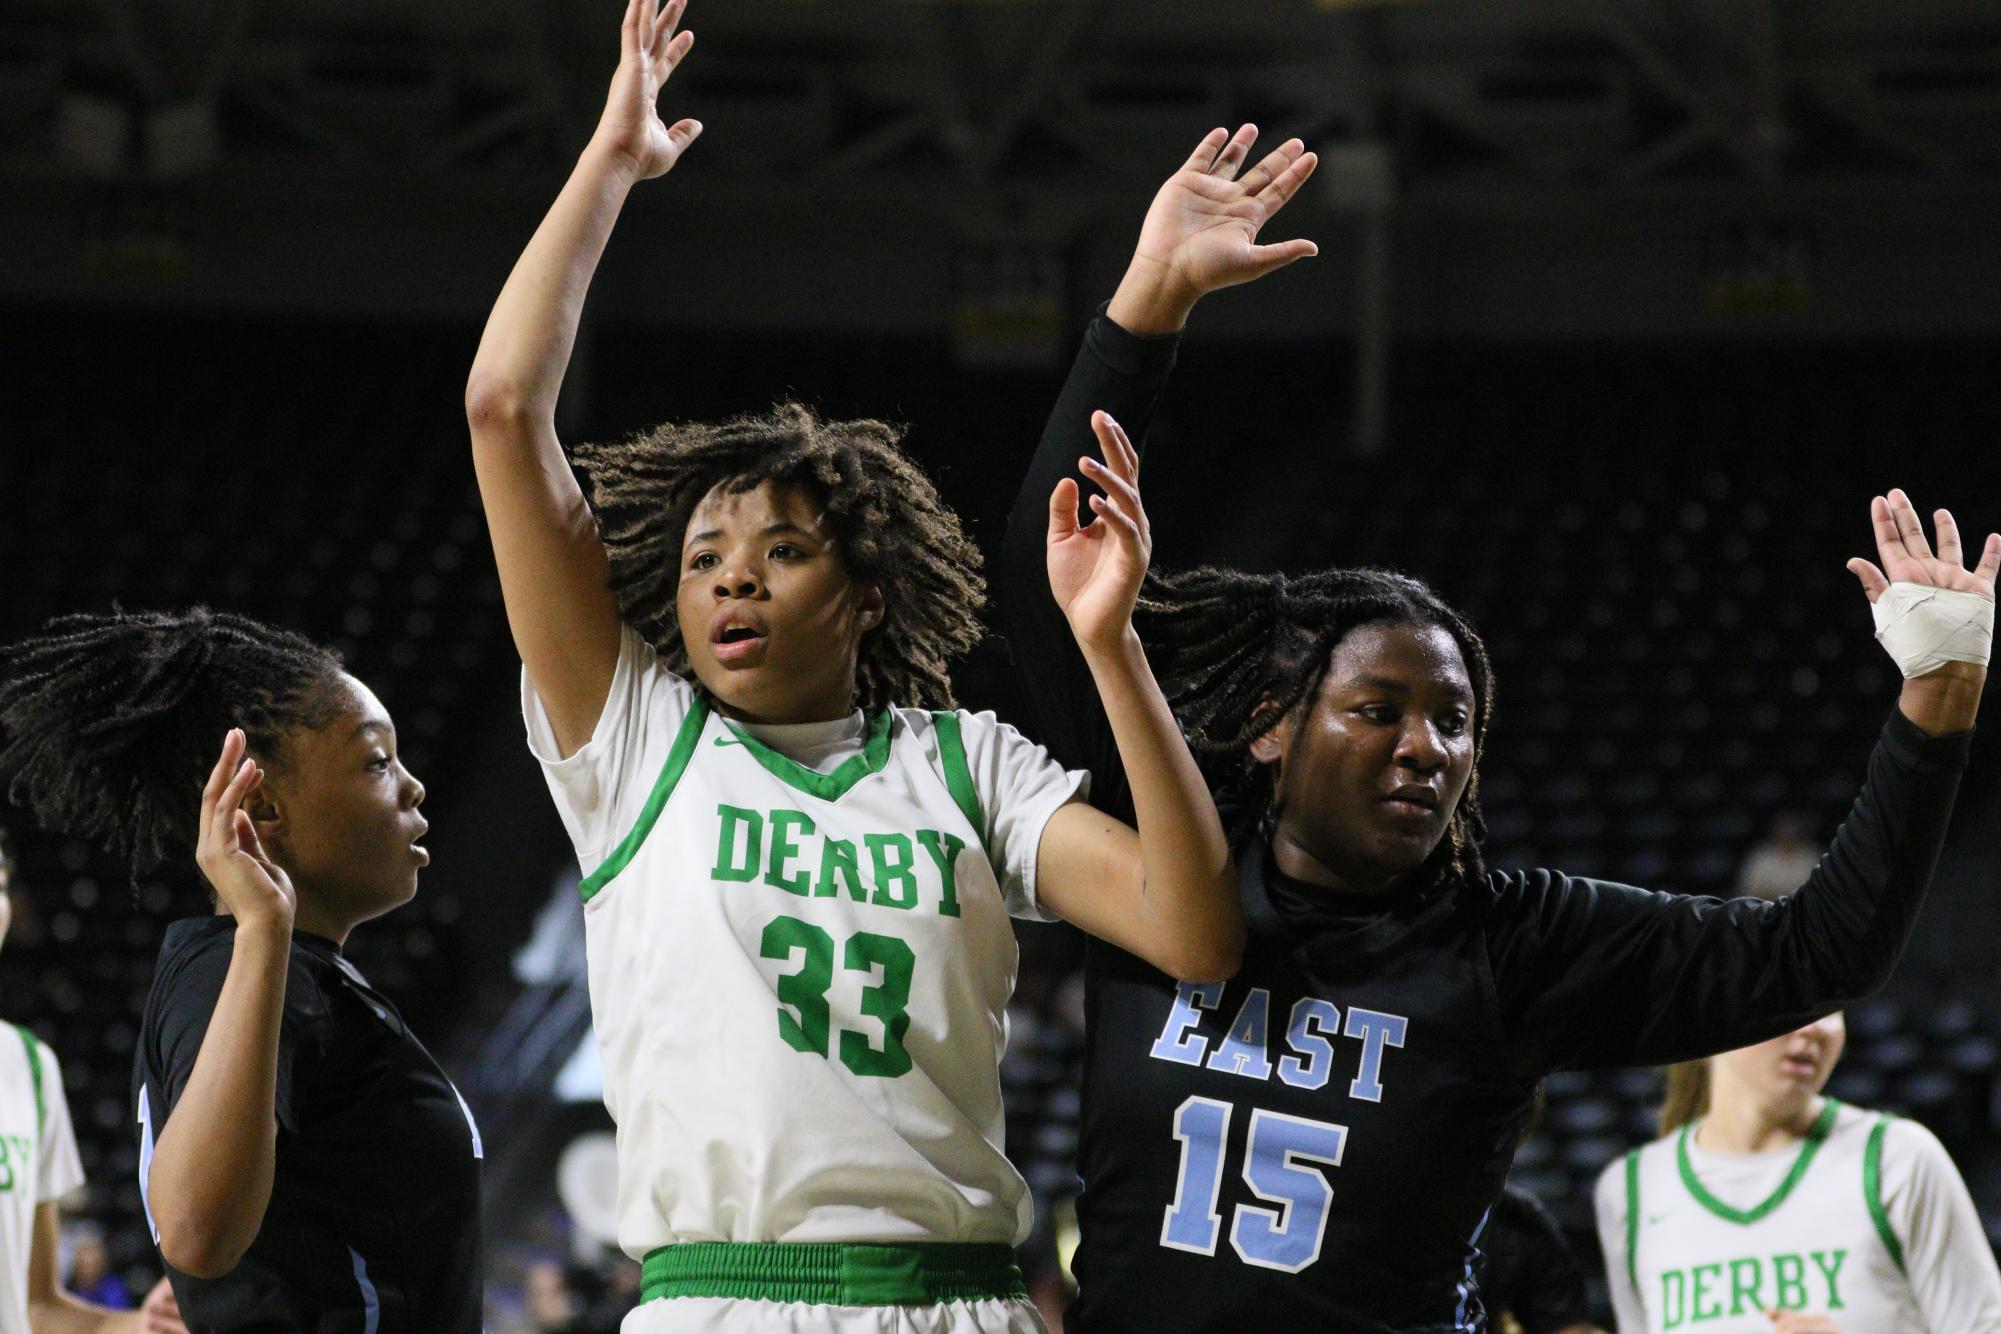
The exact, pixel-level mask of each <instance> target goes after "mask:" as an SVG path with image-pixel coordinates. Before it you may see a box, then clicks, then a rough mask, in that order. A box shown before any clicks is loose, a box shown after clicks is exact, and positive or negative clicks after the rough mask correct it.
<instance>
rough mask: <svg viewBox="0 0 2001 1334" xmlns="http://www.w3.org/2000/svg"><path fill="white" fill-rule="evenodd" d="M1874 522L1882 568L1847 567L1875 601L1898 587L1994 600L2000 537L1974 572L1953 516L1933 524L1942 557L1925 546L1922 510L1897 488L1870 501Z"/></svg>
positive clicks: (1858, 563) (1938, 514)
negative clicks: (1926, 588)
mask: <svg viewBox="0 0 2001 1334" xmlns="http://www.w3.org/2000/svg"><path fill="white" fill-rule="evenodd" d="M1869 518H1870V521H1871V522H1872V523H1873V524H1874V525H1875V529H1876V556H1877V559H1878V560H1880V561H1882V566H1881V568H1878V567H1877V566H1876V565H1875V564H1873V563H1871V562H1869V561H1866V560H1864V559H1862V558H1861V557H1860V556H1857V557H1855V558H1854V559H1853V560H1851V561H1849V562H1848V569H1849V572H1850V573H1851V574H1853V575H1854V576H1855V577H1856V578H1857V579H1860V580H1861V581H1862V591H1863V592H1864V593H1866V594H1868V596H1869V600H1870V601H1871V602H1874V601H1875V600H1876V599H1877V598H1879V597H1881V596H1882V595H1883V593H1884V591H1885V590H1886V589H1888V588H1889V587H1890V585H1891V584H1893V583H1897V584H1925V585H1928V586H1930V587H1932V588H1949V589H1953V590H1955V591H1958V592H1963V593H1978V594H1980V595H1981V596H1983V597H1985V598H1987V599H1988V600H1989V601H1992V600H1993V598H1994V580H1995V576H1996V575H1997V574H2001V533H1989V534H1988V535H1987V541H1986V543H1985V545H1983V546H1982V548H1981V551H1980V561H1979V563H1978V564H1977V565H1975V566H1974V567H1973V568H1972V569H1971V570H1969V569H1967V568H1966V559H1965V556H1964V554H1963V553H1962V552H1961V550H1960V546H1959V525H1958V524H1957V523H1955V522H1954V521H1953V517H1952V514H1951V512H1950V511H1947V510H1933V511H1932V523H1933V525H1934V526H1935V527H1936V528H1937V530H1938V554H1937V555H1933V554H1932V549H1931V544H1930V543H1928V542H1926V541H1925V526H1924V524H1923V523H1922V522H1921V521H1920V520H1919V518H1918V511H1917V507H1916V506H1914V505H1912V504H1911V498H1910V497H1909V496H1907V495H1905V494H1904V493H1903V492H1902V491H1900V490H1896V489H1894V488H1893V489H1892V490H1891V492H1890V494H1889V495H1887V496H1877V497H1876V498H1875V499H1874V500H1872V501H1870V502H1869Z"/></svg>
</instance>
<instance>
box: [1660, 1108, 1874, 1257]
mask: <svg viewBox="0 0 2001 1334" xmlns="http://www.w3.org/2000/svg"><path fill="white" fill-rule="evenodd" d="M1826 1101H1827V1105H1826V1106H1825V1107H1823V1108H1822V1109H1821V1112H1820V1116H1819V1117H1818V1118H1817V1119H1816V1120H1815V1121H1814V1123H1813V1127H1812V1129H1810V1130H1808V1131H1807V1132H1806V1142H1805V1143H1803V1144H1801V1145H1800V1151H1799V1157H1797V1158H1795V1159H1793V1168H1792V1171H1790V1172H1788V1173H1786V1179H1785V1180H1784V1181H1781V1182H1780V1183H1779V1185H1778V1189H1776V1190H1774V1191H1773V1192H1772V1193H1771V1194H1770V1195H1768V1196H1766V1197H1765V1200H1764V1202H1763V1203H1762V1204H1759V1205H1756V1206H1755V1207H1753V1208H1750V1209H1735V1208H1732V1207H1731V1206H1730V1205H1727V1204H1725V1203H1724V1202H1723V1201H1721V1200H1719V1199H1717V1198H1716V1197H1715V1196H1714V1195H1711V1194H1710V1193H1709V1189H1708V1187H1706V1186H1704V1185H1703V1184H1702V1182H1701V1181H1700V1180H1699V1179H1697V1177H1696V1175H1695V1167H1694V1165H1693V1164H1691V1163H1690V1162H1689V1161H1688V1140H1689V1136H1690V1135H1692V1134H1693V1133H1694V1132H1695V1128H1696V1126H1698V1125H1700V1124H1701V1122H1699V1121H1691V1122H1689V1123H1688V1124H1687V1125H1685V1126H1683V1127H1682V1128H1681V1137H1680V1138H1679V1139H1677V1140H1675V1142H1674V1158H1675V1166H1677V1167H1679V1168H1680V1169H1681V1184H1682V1185H1684V1186H1686V1187H1688V1193H1689V1194H1690V1195H1693V1196H1694V1197H1695V1200H1696V1203H1698V1204H1700V1205H1701V1206H1702V1207H1703V1208H1705V1209H1707V1210H1709V1212H1710V1213H1712V1214H1715V1215H1716V1216H1717V1217H1718V1218H1720V1219H1722V1220H1723V1221H1724V1222H1726V1223H1742V1224H1745V1225H1746V1226H1748V1225H1750V1224H1752V1223H1755V1222H1757V1221H1758V1220H1759V1219H1761V1218H1763V1217H1765V1215H1767V1214H1769V1213H1771V1212H1772V1210H1774V1209H1776V1208H1778V1207H1779V1206H1780V1205H1782V1204H1784V1203H1785V1202H1786V1197H1787V1196H1788V1195H1791V1194H1792V1193H1793V1187H1795V1186H1797V1185H1799V1183H1800V1178H1801V1177H1803V1176H1805V1175H1806V1170H1807V1168H1808V1167H1810V1166H1812V1165H1813V1158H1814V1155H1815V1154H1817V1153H1819V1152H1820V1146H1821V1145H1822V1144H1824V1143H1826V1142H1827V1135H1828V1132H1829V1131H1830V1130H1832V1129H1834V1118H1835V1116H1836V1114H1837V1113H1839V1112H1840V1110H1841V1104H1840V1103H1838V1102H1836V1101H1835V1100H1834V1099H1832V1098H1829V1099H1827V1100H1826Z"/></svg>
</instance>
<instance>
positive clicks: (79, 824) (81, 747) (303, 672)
mask: <svg viewBox="0 0 2001 1334" xmlns="http://www.w3.org/2000/svg"><path fill="white" fill-rule="evenodd" d="M340 673H341V661H340V656H339V655H338V654H336V653H335V652H333V651H332V650H331V649H327V648H323V647H321V646H320V645H318V644H315V643H314V642H312V641H311V640H309V639H306V638H304V637H303V636H300V635H296V634H293V633H291V632H290V631H286V630H279V629H275V628H273V627H271V626H268V625H264V624H262V623H260V622H258V621H253V620H250V619H249V618H247V617H243V616H233V615H230V614H228V613H224V612H213V611H210V610H209V609H208V608H206V607H196V608H194V609H192V610H190V611H186V612H126V611H116V610H114V611H113V612H111V613H109V614H108V615H97V614H80V615H71V616H61V617H58V618H56V619H55V620H53V621H50V622H49V623H48V624H47V625H45V626H44V627H43V628H42V631H41V633H40V634H38V635H36V636H35V637H33V638H31V639H27V640H23V641H22V642H20V643H17V644H13V645H10V646H9V647H7V648H6V649H5V650H4V652H0V772H4V773H5V774H6V775H7V776H8V786H7V795H8V798H9V800H11V801H13V802H15V803H17V804H19V805H22V806H25V807H27V808H28V810H29V811H31V812H32V813H33V814H34V816H35V818H36V819H37V820H38V821H40V822H41V823H42V824H43V825H44V826H45V827H47V828H49V829H52V830H55V831H57V832H60V833H66V834H71V835H74V836H76V837H78V838H83V839H88V840H90V841H92V842H95V843H97V844H99V845H101V846H102V847H104V848H105V850H107V851H108V852H110V853H112V854H113V855H114V856H118V857H121V858H124V859H126V860H127V861H128V862H129V863H130V864H131V867H132V874H133V876H134V877H135V878H136V877H137V876H138V875H139V874H140V873H141V872H142V871H145V870H148V869H150V868H151V867H153V866H156V865H158V864H159V863H160V862H162V861H164V860H166V859H167V858H168V857H169V856H170V855H172V854H173V853H174V852H175V851H176V850H177V849H182V848H190V847H192V846H193V845H194V842H195V836H196V834H197V832H198V831H197V829H196V824H197V819H198V815H199V806H200V799H201V790H202V786H203V784H204V783H205V782H206V781H207V777H208V774H209V771H210V770H211V769H213V768H214V766H215V759H216V755H217V754H218V753H219V752H220V751H221V749H222V739H223V736H224V734H225V733H226V732H227V731H228V730H229V729H230V728H231V727H241V728H242V729H243V730H244V733H245V737H246V739H247V740H248V742H249V752H250V753H251V754H252V755H255V756H257V757H258V758H259V760H260V761H262V762H264V763H265V764H266V765H267V766H268V765H271V764H273V763H275V762H276V761H277V759H278V756H279V747H280V742H281V740H282V738H283V737H284V735H285V734H286V733H287V732H289V731H291V730H293V729H294V728H297V727H300V726H308V727H310V726H318V725H320V724H321V723H323V722H324V721H325V720H326V718H327V716H328V715H329V714H330V712H331V710H332V708H333V707H334V704H333V701H334V700H335V699H336V698H337V696H336V694H335V687H336V683H337V681H338V678H339V676H340Z"/></svg>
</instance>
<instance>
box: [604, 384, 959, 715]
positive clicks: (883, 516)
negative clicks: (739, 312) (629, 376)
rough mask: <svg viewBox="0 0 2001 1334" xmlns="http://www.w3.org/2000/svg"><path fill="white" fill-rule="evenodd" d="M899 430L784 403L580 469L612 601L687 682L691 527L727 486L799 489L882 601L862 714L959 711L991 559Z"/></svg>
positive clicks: (611, 452)
mask: <svg viewBox="0 0 2001 1334" xmlns="http://www.w3.org/2000/svg"><path fill="white" fill-rule="evenodd" d="M902 435H903V432H902V430H901V429H900V428H898V427H895V426H890V425H888V424H886V423H884V422H879V421H872V420H858V421H823V420H821V418H820V417H819V416H818V415H816V414H815V413H814V412H813V411H812V409H810V408H807V407H804V406H802V405H800V404H798V403H793V402H782V403H779V404H777V405H775V406H774V407H773V408H772V409H771V410H770V411H769V412H764V413H758V414H754V415H748V416H742V417H733V418H731V419H730V420H728V421H725V422H715V423H712V422H688V423H673V422H669V423H666V424H664V425H661V426H656V427H654V428H653V429H652V430H650V431H646V432H643V433H642V434H639V435H636V436H633V437H631V438H630V439H627V440H624V441H621V442H619V443H617V444H592V445H581V446H578V447H577V448H576V450H575V451H574V453H573V457H574V459H575V461H576V464H577V467H578V469H579V471H581V472H582V473H583V475H584V479H585V481H586V482H587V483H588V484H589V486H590V489H591V500H592V507H593V508H594V509H595V510H596V511H597V516H598V523H599V528H600V531H601V533H602V536H603V540H604V545H605V550H606V552H607V554H608V555H609V556H610V560H611V588H612V593H613V595H614V596H615V597H616V598H617V599H618V606H619V611H620V613H621V614H622V615H623V616H624V618H625V620H626V621H627V623H628V624H630V625H631V626H632V627H633V628H634V629H635V630H637V631H639V633H640V634H641V635H643V636H645V638H646V639H647V640H648V641H650V642H651V643H652V645H653V647H654V648H655V649H656V650H657V651H658V652H659V654H660V656H661V658H662V660H664V661H665V662H666V663H667V665H668V667H669V668H670V669H671V670H673V671H675V672H678V673H681V674H682V675H687V674H688V671H689V664H688V651H687V647H686V645H685V644H683V642H682V639H681V624H680V620H679V618H678V617H677V616H676V615H675V607H674V595H675V590H676V588H677V586H678V584H679V580H680V568H681V546H682V542H683V540H684V538H685V536H686V533H687V528H688V517H689V515H691V514H692V513H693V512H694V509H695V506H696V505H697V504H699V503H700V502H701V500H702V497H704V496H706V495H707V494H708V493H709V491H710V490H711V489H713V488H714V487H717V486H721V487H722V488H723V489H724V491H725V492H727V493H729V494H738V493H742V492H746V491H754V490H756V489H757V487H758V486H759V485H760V484H762V483H764V482H767V481H769V482H779V483H789V484H794V485H802V486H805V487H806V488H808V489H809V490H810V491H812V492H813V493H814V495H815V496H816V497H817V498H818V499H819V500H820V501H821V502H823V503H824V505H825V507H826V508H825V512H824V515H823V518H824V522H825V523H826V525H827V527H828V530H829V531H830V532H832V533H833V535H834V539H835V542H836V546H835V551H836V554H837V555H838V556H839V558H840V560H841V562H842V564H843V565H844V566H845V567H846V569H847V571H848V573H849V574H850V575H852V576H853V577H854V578H855V579H856V580H857V581H859V582H862V583H872V584H875V585H876V586H877V587H878V588H880V589H881V590H882V597H883V615H882V620H881V621H880V622H879V623H878V624H877V625H876V626H875V627H874V628H873V629H872V630H870V631H869V633H868V634H867V635H865V636H864V637H863V639H862V642H861V654H860V662H859V663H858V665H857V670H856V675H855V689H856V693H857V695H858V696H859V701H858V702H859V703H860V704H861V705H862V706H863V707H865V708H878V707H881V706H883V705H888V704H901V705H908V706H910V707H913V708H950V707H951V706H952V704H953V700H952V681H951V675H950V671H949V664H950V662H951V660H952V659H953V658H954V657H956V656H958V655H959V654H961V653H964V652H965V651H966V650H968V649H970V648H972V647H973V645H975V644H976V643H978V642H979V638H980V623H979V619H978V616H979V610H980V608H981V606H983V605H984V604H985V602H986V580H985V579H984V578H982V577H981V574H980V553H979V549H978V548H977V547H975V546H974V545H973V544H972V542H971V541H970V540H968V539H967V537H966V534H965V532H964V530H963V529H961V528H960V526H959V518H958V516H957V515H956V514H954V513H953V512H952V511H951V510H950V509H948V508H946V506H945V504H944V502H943V501H942V500H940V499H939V497H938V491H937V488H936V487H934V486H932V485H931V480H930V479H929V478H928V477H926V476H925V475H924V473H923V472H922V471H921V470H919V468H918V467H917V465H916V464H914V463H912V462H911V461H910V460H909V459H908V458H907V457H905V456H904V454H903V452H902V451H901V450H900V449H899V448H898V443H899V441H900V440H901V439H902Z"/></svg>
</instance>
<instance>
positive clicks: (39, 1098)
mask: <svg viewBox="0 0 2001 1334" xmlns="http://www.w3.org/2000/svg"><path fill="white" fill-rule="evenodd" d="M10 1027H11V1028H13V1030H14V1031H15V1032H16V1033H19V1034H20V1035H21V1046H22V1047H23V1048H24V1049H26V1051H27V1053H28V1080H29V1082H30V1083H32V1084H34V1086H35V1134H36V1135H38V1136H39V1135H44V1134H47V1133H48V1129H49V1095H48V1094H47V1093H45V1092H44V1091H43V1090H42V1044H41V1042H40V1041H39V1040H38V1039H37V1038H36V1037H35V1035H34V1034H33V1033H30V1032H29V1031H28V1030H27V1029H25V1028H22V1027H21V1026H20V1025H19V1024H13V1025H10Z"/></svg>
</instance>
